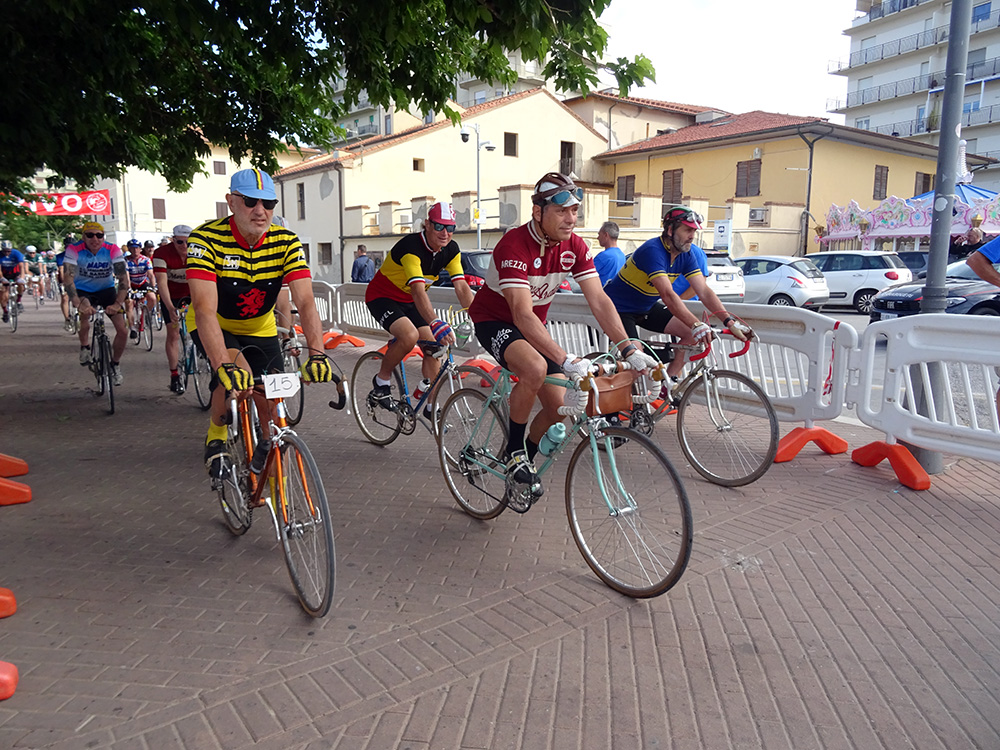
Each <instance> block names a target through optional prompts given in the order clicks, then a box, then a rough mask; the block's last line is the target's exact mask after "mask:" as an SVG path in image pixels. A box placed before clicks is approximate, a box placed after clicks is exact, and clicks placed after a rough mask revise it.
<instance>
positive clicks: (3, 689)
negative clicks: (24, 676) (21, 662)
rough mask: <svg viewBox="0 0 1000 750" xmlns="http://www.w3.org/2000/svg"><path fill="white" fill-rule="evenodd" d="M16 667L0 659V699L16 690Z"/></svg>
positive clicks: (6, 697) (2, 699)
mask: <svg viewBox="0 0 1000 750" xmlns="http://www.w3.org/2000/svg"><path fill="white" fill-rule="evenodd" d="M17 678H18V674H17V667H15V666H14V665H13V664H8V663H7V662H5V661H0V701H5V700H7V699H8V698H10V696H12V695H13V694H14V691H15V690H17Z"/></svg>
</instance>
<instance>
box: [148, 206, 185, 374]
mask: <svg viewBox="0 0 1000 750" xmlns="http://www.w3.org/2000/svg"><path fill="white" fill-rule="evenodd" d="M190 236H191V227H189V226H188V225H187V224H178V225H177V226H175V227H174V236H173V238H172V239H171V241H170V242H169V243H168V244H165V245H161V246H160V247H158V248H156V250H154V251H153V276H155V277H156V288H157V291H158V292H159V294H160V314H161V315H162V316H163V320H164V322H165V323H166V324H167V343H166V352H167V367H169V368H170V390H171V391H173V392H174V393H184V383H183V381H182V380H181V376H180V373H179V372H178V371H177V363H178V361H179V359H180V341H181V325H180V318H179V317H178V315H179V313H178V311H177V308H178V307H183V306H184V305H186V304H187V303H188V302H190V301H191V293H190V292H189V291H188V282H187V243H188V237H190Z"/></svg>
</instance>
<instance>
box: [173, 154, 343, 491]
mask: <svg viewBox="0 0 1000 750" xmlns="http://www.w3.org/2000/svg"><path fill="white" fill-rule="evenodd" d="M226 203H227V204H228V205H229V210H230V211H231V212H232V215H230V216H227V217H225V218H223V219H216V220H215V221H210V222H208V223H206V224H202V225H201V226H200V227H198V228H197V229H195V230H194V231H193V232H192V233H191V235H190V237H188V247H187V281H188V288H189V289H190V293H191V306H190V307H189V308H188V313H187V326H188V330H189V331H190V332H191V337H192V339H193V340H194V343H195V345H196V346H197V347H198V348H199V349H200V350H201V352H202V353H203V354H204V355H205V356H206V357H207V359H208V361H209V362H210V363H211V364H212V370H213V371H214V373H215V374H214V376H213V378H212V385H211V389H212V404H211V415H212V418H211V422H210V424H209V427H208V436H207V438H206V440H205V465H206V467H207V468H208V470H209V474H210V475H211V477H212V480H213V485H214V484H215V483H216V482H217V481H218V480H219V479H221V477H222V476H223V472H224V471H225V468H226V462H227V461H228V460H229V457H228V454H227V453H226V442H225V441H226V423H225V407H226V395H227V394H228V393H229V392H231V391H232V392H234V394H235V395H236V396H237V397H238V398H245V397H247V396H249V395H250V393H251V389H252V387H253V376H251V373H253V375H255V376H259V375H262V374H264V373H266V372H273V371H275V370H280V369H281V367H282V359H281V347H280V344H279V342H278V329H277V326H276V324H275V320H274V314H273V312H274V305H275V302H276V301H277V299H278V293H279V292H280V291H281V285H282V283H286V284H288V288H289V290H290V291H291V293H292V299H293V300H294V301H295V305H296V307H297V308H298V311H299V319H300V322H301V324H302V331H303V333H304V334H305V338H306V343H307V344H308V346H309V350H310V352H312V354H311V356H310V357H309V359H308V360H306V362H305V364H304V365H302V374H303V379H304V380H305V381H306V382H324V381H325V382H328V381H330V380H332V378H333V371H332V369H331V368H330V363H329V361H328V360H327V358H326V355H325V354H323V326H322V324H321V323H320V319H319V315H318V314H317V312H316V305H315V301H314V299H313V293H312V276H311V274H310V273H309V266H308V265H307V264H306V260H305V255H304V253H303V252H302V244H301V243H300V242H299V238H298V237H297V236H296V235H295V233H294V232H292V231H291V230H289V229H286V228H285V227H282V226H278V225H277V224H274V223H273V222H272V219H273V217H274V208H275V206H276V205H277V204H278V196H277V195H276V194H275V192H274V181H273V180H272V179H271V176H270V175H269V174H267V173H266V172H262V171H260V170H259V169H242V170H240V171H239V172H236V173H235V174H234V175H233V177H232V180H231V181H230V183H229V193H228V194H227V195H226ZM181 239H183V238H181ZM175 244H176V243H175ZM219 386H221V387H219ZM268 408H269V402H268V401H267V400H266V399H263V398H261V399H259V400H258V402H257V409H258V410H259V412H260V413H261V414H264V413H266V411H265V410H266V409H268ZM269 448H270V444H269V441H268V439H267V438H265V439H263V440H261V441H260V443H259V444H258V451H257V452H255V454H254V457H255V458H254V462H255V463H254V465H251V469H253V468H254V466H255V465H256V460H257V459H256V457H257V455H258V454H259V455H260V457H261V459H263V458H264V457H265V456H266V455H267V450H268V449H269ZM260 468H263V467H260ZM260 468H258V469H257V470H258V471H259V470H260Z"/></svg>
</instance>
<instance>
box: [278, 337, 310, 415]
mask: <svg viewBox="0 0 1000 750" xmlns="http://www.w3.org/2000/svg"><path fill="white" fill-rule="evenodd" d="M281 354H282V359H283V360H284V369H285V372H298V371H299V367H300V366H301V360H300V359H299V357H298V355H296V354H292V353H291V352H290V351H288V349H287V347H286V348H284V349H283V351H282V353H281ZM305 403H306V389H305V387H304V384H303V387H300V388H299V390H298V393H296V394H295V395H294V396H292V397H291V398H288V399H285V408H286V409H287V410H288V417H287V420H288V424H290V425H292V426H295V425H297V424H298V423H299V422H301V421H302V410H303V408H304V407H305Z"/></svg>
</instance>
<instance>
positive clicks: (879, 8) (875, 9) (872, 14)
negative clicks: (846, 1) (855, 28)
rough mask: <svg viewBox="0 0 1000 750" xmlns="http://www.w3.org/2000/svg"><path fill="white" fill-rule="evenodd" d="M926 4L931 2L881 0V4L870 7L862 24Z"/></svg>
mask: <svg viewBox="0 0 1000 750" xmlns="http://www.w3.org/2000/svg"><path fill="white" fill-rule="evenodd" d="M928 2H933V0H883V2H881V3H879V4H878V5H872V7H871V9H870V10H869V11H868V14H867V15H866V16H865V20H864V22H865V23H868V22H869V21H876V20H878V19H879V18H885V17H886V16H888V15H891V14H893V13H899V11H901V10H906V9H908V8H915V7H917V6H918V5H923V4H924V3H928ZM858 20H860V19H858Z"/></svg>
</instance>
